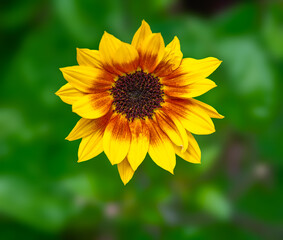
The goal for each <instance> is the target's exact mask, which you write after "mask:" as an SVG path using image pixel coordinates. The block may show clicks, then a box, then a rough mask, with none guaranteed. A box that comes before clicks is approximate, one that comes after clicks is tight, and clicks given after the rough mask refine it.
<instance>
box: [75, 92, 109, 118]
mask: <svg viewBox="0 0 283 240" xmlns="http://www.w3.org/2000/svg"><path fill="white" fill-rule="evenodd" d="M112 101H113V99H112V97H111V96H110V94H109V93H108V92H101V93H95V94H87V95H85V96H84V97H82V98H81V99H80V100H79V101H77V102H75V103H74V104H73V108H72V110H73V112H75V113H77V114H78V115H79V116H81V117H83V118H88V119H95V118H99V117H102V116H104V115H105V114H106V113H107V112H108V111H109V109H110V107H111V104H112Z"/></svg>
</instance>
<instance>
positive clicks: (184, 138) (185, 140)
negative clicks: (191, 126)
mask: <svg viewBox="0 0 283 240" xmlns="http://www.w3.org/2000/svg"><path fill="white" fill-rule="evenodd" d="M162 111H163V112H165V114H166V116H167V118H168V119H169V118H170V119H171V121H173V123H174V124H175V127H176V128H177V130H178V133H179V135H180V137H181V139H182V152H185V151H186V150H187V148H188V135H187V132H186V129H185V128H184V127H183V125H182V123H181V121H180V120H179V119H178V118H177V117H175V115H172V114H171V115H170V112H167V111H166V110H165V109H162Z"/></svg>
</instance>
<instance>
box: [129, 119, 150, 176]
mask: <svg viewBox="0 0 283 240" xmlns="http://www.w3.org/2000/svg"><path fill="white" fill-rule="evenodd" d="M129 127H130V131H131V135H132V139H131V146H130V149H129V152H128V156H127V158H128V161H129V163H130V164H131V167H132V169H133V170H134V171H135V170H137V168H138V166H139V165H140V164H141V163H142V161H143V160H144V158H145V156H146V154H147V151H148V146H149V131H148V128H147V126H146V125H145V124H144V123H143V122H142V121H141V120H140V119H135V120H134V121H133V122H130V123H129Z"/></svg>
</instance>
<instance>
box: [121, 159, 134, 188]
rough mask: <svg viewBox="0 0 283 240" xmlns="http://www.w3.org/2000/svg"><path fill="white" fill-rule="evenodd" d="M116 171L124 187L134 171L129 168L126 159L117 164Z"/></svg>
mask: <svg viewBox="0 0 283 240" xmlns="http://www.w3.org/2000/svg"><path fill="white" fill-rule="evenodd" d="M118 171H119V174H120V178H121V180H122V182H123V183H124V185H126V184H127V183H128V182H129V181H130V180H131V179H132V177H133V175H134V173H135V171H134V170H133V169H132V168H131V166H130V164H129V162H128V160H127V158H125V159H124V160H123V161H122V162H120V163H119V164H118Z"/></svg>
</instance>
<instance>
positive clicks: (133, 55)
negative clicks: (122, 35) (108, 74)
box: [113, 43, 139, 73]
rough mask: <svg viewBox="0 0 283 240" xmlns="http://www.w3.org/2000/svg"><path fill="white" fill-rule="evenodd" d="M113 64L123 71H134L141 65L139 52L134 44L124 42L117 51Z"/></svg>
mask: <svg viewBox="0 0 283 240" xmlns="http://www.w3.org/2000/svg"><path fill="white" fill-rule="evenodd" d="M113 64H114V66H115V67H116V68H118V69H119V70H120V71H121V72H124V73H129V72H132V71H134V70H136V69H137V67H138V65H139V54H138V52H137V50H136V49H135V48H134V47H133V46H132V45H130V44H128V43H122V44H121V46H120V47H119V48H118V50H117V51H116V53H115V58H114V59H113Z"/></svg>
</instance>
